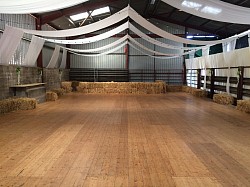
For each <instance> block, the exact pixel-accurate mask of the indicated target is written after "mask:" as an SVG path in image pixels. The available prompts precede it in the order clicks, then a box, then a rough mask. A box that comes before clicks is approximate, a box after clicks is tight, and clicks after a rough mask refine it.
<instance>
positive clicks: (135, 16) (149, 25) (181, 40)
mask: <svg viewBox="0 0 250 187" xmlns="http://www.w3.org/2000/svg"><path fill="white" fill-rule="evenodd" d="M128 11H129V17H130V18H131V19H133V20H134V21H135V22H136V23H138V24H139V25H141V26H142V27H144V28H145V29H147V30H148V31H150V32H152V33H156V34H157V35H158V36H161V37H163V38H166V39H169V40H172V41H175V42H179V43H184V44H193V45H215V44H219V43H223V42H225V41H231V40H233V39H234V38H237V36H233V37H230V38H227V39H222V40H214V41H199V40H189V39H186V38H181V37H179V36H176V35H173V34H170V33H168V32H166V31H164V30H162V29H160V28H159V27H157V26H155V25H154V24H152V23H150V22H149V21H147V20H146V19H145V18H143V17H142V16H141V15H139V14H138V13H137V12H136V11H135V10H133V9H132V8H131V7H130V8H129V10H128ZM246 34H247V33H246Z"/></svg>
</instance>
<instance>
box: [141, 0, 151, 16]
mask: <svg viewBox="0 0 250 187" xmlns="http://www.w3.org/2000/svg"><path fill="white" fill-rule="evenodd" d="M150 1H151V0H147V3H146V6H145V8H144V11H143V15H144V16H146V15H147V13H148V9H149V6H150Z"/></svg>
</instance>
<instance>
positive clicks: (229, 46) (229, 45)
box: [222, 39, 236, 94]
mask: <svg viewBox="0 0 250 187" xmlns="http://www.w3.org/2000/svg"><path fill="white" fill-rule="evenodd" d="M235 46H236V39H235V40H233V41H231V42H225V43H222V50H223V55H224V59H225V62H226V63H228V68H227V84H226V91H227V93H228V94H230V76H231V71H230V68H231V64H230V62H231V59H230V57H231V55H227V52H230V51H233V50H234V49H235Z"/></svg>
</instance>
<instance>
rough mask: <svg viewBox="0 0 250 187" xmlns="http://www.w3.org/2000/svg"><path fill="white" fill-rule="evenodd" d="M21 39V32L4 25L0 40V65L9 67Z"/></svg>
mask: <svg viewBox="0 0 250 187" xmlns="http://www.w3.org/2000/svg"><path fill="white" fill-rule="evenodd" d="M22 37H23V31H22V30H19V29H15V28H13V27H9V26H7V25H6V27H5V30H4V32H3V35H2V37H1V39H0V64H1V65H9V62H10V61H11V58H12V56H13V55H14V54H15V51H16V49H17V47H18V45H19V43H20V41H21V39H22Z"/></svg>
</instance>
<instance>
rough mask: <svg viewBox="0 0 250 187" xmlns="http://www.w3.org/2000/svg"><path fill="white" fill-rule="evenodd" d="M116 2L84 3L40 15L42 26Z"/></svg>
mask: <svg viewBox="0 0 250 187" xmlns="http://www.w3.org/2000/svg"><path fill="white" fill-rule="evenodd" d="M116 1H119V0H103V1H100V2H97V3H89V4H86V3H84V4H81V5H77V6H74V7H70V8H66V9H63V10H60V11H54V12H52V13H50V14H45V15H42V24H46V23H49V22H51V21H53V20H55V19H57V18H60V17H62V16H69V15H72V14H77V13H80V12H86V11H89V10H94V9H97V8H102V7H103V6H107V5H108V4H110V3H113V2H116Z"/></svg>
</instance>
